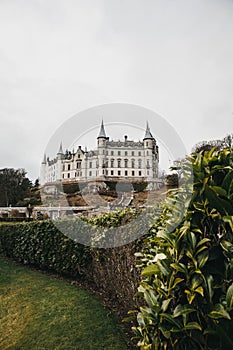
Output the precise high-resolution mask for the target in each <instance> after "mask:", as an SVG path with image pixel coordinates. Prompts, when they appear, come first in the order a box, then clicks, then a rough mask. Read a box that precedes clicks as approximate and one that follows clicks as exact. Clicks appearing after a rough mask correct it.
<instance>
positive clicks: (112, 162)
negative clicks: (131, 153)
mask: <svg viewBox="0 0 233 350" xmlns="http://www.w3.org/2000/svg"><path fill="white" fill-rule="evenodd" d="M111 168H114V159H111Z"/></svg>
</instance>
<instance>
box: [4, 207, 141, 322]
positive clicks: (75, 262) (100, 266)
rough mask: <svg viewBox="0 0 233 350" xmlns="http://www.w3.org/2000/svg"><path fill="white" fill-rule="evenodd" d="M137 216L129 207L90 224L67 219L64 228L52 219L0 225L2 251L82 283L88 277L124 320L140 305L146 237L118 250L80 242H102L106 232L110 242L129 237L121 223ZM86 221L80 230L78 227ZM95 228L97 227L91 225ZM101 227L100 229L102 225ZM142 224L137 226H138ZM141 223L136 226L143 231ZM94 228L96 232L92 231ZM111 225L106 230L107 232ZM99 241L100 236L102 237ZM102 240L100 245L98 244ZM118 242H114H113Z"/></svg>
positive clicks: (62, 224)
mask: <svg viewBox="0 0 233 350" xmlns="http://www.w3.org/2000/svg"><path fill="white" fill-rule="evenodd" d="M134 215H136V214H135V213H134V212H133V213H131V212H130V211H129V210H128V209H127V210H126V211H125V212H123V211H118V212H117V213H116V214H113V215H110V214H106V215H103V216H102V217H99V218H96V219H91V220H89V221H88V220H87V221H88V222H84V221H82V223H80V221H78V220H72V219H71V220H61V221H60V222H59V225H58V227H59V228H60V230H61V231H62V232H66V233H67V235H64V234H63V233H61V232H60V231H59V230H58V227H56V226H54V224H53V222H52V221H33V222H30V223H14V224H13V223H5V224H1V225H0V253H2V254H4V255H5V256H7V257H9V258H13V259H14V260H16V261H18V262H20V263H23V264H27V265H32V266H35V267H37V268H40V269H43V270H49V271H52V272H56V273H59V274H62V275H67V276H70V277H72V278H74V279H76V280H80V279H82V281H83V282H84V283H85V284H87V285H88V286H89V287H90V288H91V289H94V290H95V291H97V292H98V293H99V294H100V295H101V296H102V298H103V299H104V300H105V301H106V302H107V305H108V306H109V307H110V308H112V309H113V310H115V311H116V312H117V313H118V315H119V316H120V317H121V318H124V317H126V315H127V312H128V310H129V309H132V308H135V307H136V306H138V304H137V302H138V301H137V297H136V292H137V284H138V282H139V281H138V277H139V275H138V271H137V269H136V263H135V256H134V253H135V252H137V251H140V250H141V248H142V243H143V240H142V239H138V240H136V241H134V242H132V243H130V244H127V245H124V246H120V247H115V248H106V249H104V248H95V247H91V246H86V245H83V244H80V243H78V242H80V240H81V237H80V235H82V236H83V237H87V239H90V240H91V237H92V236H94V238H95V239H98V234H99V233H101V236H100V238H99V242H100V243H101V240H102V239H104V235H103V233H104V234H105V235H106V234H109V240H108V241H107V242H108V243H109V242H113V240H116V239H117V235H118V234H119V235H120V236H121V238H120V239H122V237H123V236H124V234H125V233H124V232H123V233H122V232H121V227H120V225H123V226H122V228H123V227H124V224H125V222H128V220H130V218H134ZM78 223H80V227H79V226H78ZM91 225H93V226H91ZM97 225H98V226H99V227H97ZM111 226H112V227H113V228H116V227H118V226H119V232H118V231H113V234H111V232H109V231H107V228H109V227H111ZM134 226H136V225H134ZM139 226H140V224H139V225H138V227H136V232H137V230H139V229H140V227H139ZM92 227H93V229H92ZM104 227H105V229H104ZM96 237H97V238H96ZM95 242H96V241H95ZM113 243H114V242H113Z"/></svg>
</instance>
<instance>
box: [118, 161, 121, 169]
mask: <svg viewBox="0 0 233 350" xmlns="http://www.w3.org/2000/svg"><path fill="white" fill-rule="evenodd" d="M117 167H118V168H120V167H121V160H120V159H117Z"/></svg>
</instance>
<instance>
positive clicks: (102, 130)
mask: <svg viewBox="0 0 233 350" xmlns="http://www.w3.org/2000/svg"><path fill="white" fill-rule="evenodd" d="M99 137H104V138H105V139H106V138H107V136H106V133H105V129H104V122H103V120H102V123H101V127H100V132H99V136H98V137H97V138H99Z"/></svg>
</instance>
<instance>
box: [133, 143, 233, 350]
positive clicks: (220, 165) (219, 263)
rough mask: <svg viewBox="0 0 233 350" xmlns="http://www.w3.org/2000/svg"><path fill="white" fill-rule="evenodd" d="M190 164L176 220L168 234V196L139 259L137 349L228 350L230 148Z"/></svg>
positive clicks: (232, 323) (231, 340)
mask: <svg viewBox="0 0 233 350" xmlns="http://www.w3.org/2000/svg"><path fill="white" fill-rule="evenodd" d="M191 162H192V166H193V173H194V190H193V194H192V199H191V202H190V204H189V207H188V210H187V213H186V215H185V217H184V219H183V220H182V222H181V223H180V224H179V226H178V227H177V228H176V229H173V230H170V229H169V225H170V220H171V219H170V218H171V217H172V205H171V203H172V201H174V202H176V200H177V195H174V194H173V195H171V196H170V197H169V198H168V201H169V205H168V204H167V205H165V208H164V210H163V212H162V215H161V217H160V219H159V221H158V222H157V223H156V225H155V226H154V227H153V228H152V229H151V236H150V237H149V238H148V239H147V242H146V245H145V248H144V251H143V254H142V256H141V259H140V263H139V264H140V266H141V267H142V268H143V269H142V275H141V283H140V286H139V288H138V291H139V295H140V296H141V297H143V299H144V306H142V307H140V310H139V311H137V322H138V326H137V327H135V328H134V331H135V333H136V336H137V338H138V340H139V341H138V346H139V347H140V348H141V350H146V349H150V350H155V349H156V350H169V349H176V350H185V349H187V350H190V349H194V350H195V349H202V350H204V349H205V350H207V349H208V350H210V349H211V350H213V349H221V350H227V349H229V350H230V349H233V333H232V331H231V330H232V328H233V235H232V233H233V206H232V201H233V151H232V149H225V150H223V151H215V150H214V149H212V150H211V151H210V152H207V151H206V152H204V153H201V154H197V155H193V156H192V157H191Z"/></svg>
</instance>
